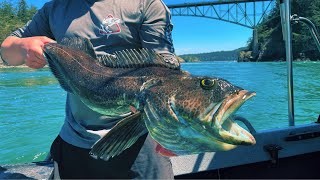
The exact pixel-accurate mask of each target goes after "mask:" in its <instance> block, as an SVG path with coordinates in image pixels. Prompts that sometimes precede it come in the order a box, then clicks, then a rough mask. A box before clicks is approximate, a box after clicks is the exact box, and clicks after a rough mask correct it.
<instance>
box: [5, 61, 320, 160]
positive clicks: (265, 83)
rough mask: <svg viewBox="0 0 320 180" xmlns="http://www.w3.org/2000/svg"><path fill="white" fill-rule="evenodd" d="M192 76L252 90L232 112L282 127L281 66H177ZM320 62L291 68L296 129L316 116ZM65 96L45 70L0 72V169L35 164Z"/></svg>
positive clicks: (258, 125) (53, 132)
mask: <svg viewBox="0 0 320 180" xmlns="http://www.w3.org/2000/svg"><path fill="white" fill-rule="evenodd" d="M182 68H183V69H184V70H187V71H189V72H191V73H192V74H195V75H208V76H217V77H222V78H225V79H227V80H229V81H230V82H232V83H233V84H235V85H238V86H241V87H243V88H245V89H248V90H251V91H256V92H257V96H256V97H254V98H253V99H251V100H249V101H248V102H247V103H245V104H244V105H243V106H242V108H241V109H240V110H239V111H238V113H237V114H238V115H241V116H243V117H245V118H247V119H248V120H250V122H251V123H252V124H253V126H254V128H255V129H257V130H264V129H271V128H281V127H286V126H287V125H288V118H287V114H288V108H287V106H288V105H287V83H286V80H287V77H286V73H287V70H286V63H279V62H276V63H237V62H202V63H185V64H183V65H182ZM319 71H320V62H296V63H294V80H295V81H294V88H295V92H294V96H295V119H296V124H298V125H299V124H306V123H312V122H314V121H315V120H316V119H317V117H318V114H320V85H319V79H320V73H319ZM65 97H66V93H65V92H64V91H63V90H62V89H61V88H60V87H59V85H58V83H57V81H56V80H55V79H54V77H53V76H52V75H51V73H50V71H49V70H48V69H43V70H37V71H35V70H30V69H21V68H10V69H0V133H1V135H0V139H1V143H0V164H13V163H21V162H31V161H40V160H42V159H44V158H45V157H46V155H47V152H48V151H49V149H50V145H51V142H52V141H53V139H54V138H55V137H56V136H57V134H58V133H59V130H60V127H61V125H62V123H63V120H64V104H65Z"/></svg>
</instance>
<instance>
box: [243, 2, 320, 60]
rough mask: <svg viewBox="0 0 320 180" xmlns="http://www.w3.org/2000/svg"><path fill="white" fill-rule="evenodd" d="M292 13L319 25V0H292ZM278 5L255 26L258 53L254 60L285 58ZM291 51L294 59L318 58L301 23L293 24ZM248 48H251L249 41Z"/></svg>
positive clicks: (313, 44)
mask: <svg viewBox="0 0 320 180" xmlns="http://www.w3.org/2000/svg"><path fill="white" fill-rule="evenodd" d="M291 5H292V9H291V10H292V12H291V13H292V14H297V15H299V16H302V17H306V18H308V19H310V20H311V21H312V22H313V23H314V24H315V25H316V26H317V27H318V28H319V26H320V1H319V0H292V4H291ZM279 12H280V9H279V5H278V4H277V6H275V8H274V9H273V10H272V12H271V13H270V15H269V17H268V18H266V19H264V20H263V22H262V23H261V24H259V25H258V26H257V29H258V38H259V47H260V54H259V56H258V59H256V60H255V61H274V60H282V59H285V47H284V41H283V38H282V30H281V19H280V13H279ZM292 31H293V33H292V34H293V41H292V47H293V53H294V59H310V60H319V59H320V53H319V52H318V51H317V47H316V45H315V43H314V40H313V39H312V36H311V34H310V32H309V30H308V28H307V26H305V25H304V24H302V23H298V24H293V25H292ZM248 48H249V49H250V48H251V43H249V45H248Z"/></svg>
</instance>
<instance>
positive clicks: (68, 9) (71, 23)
mask: <svg viewBox="0 0 320 180" xmlns="http://www.w3.org/2000/svg"><path fill="white" fill-rule="evenodd" d="M170 19H171V17H170V11H169V10H168V8H167V7H166V6H165V5H164V3H163V2H162V0H97V1H93V0H53V1H50V2H48V3H46V4H45V5H44V6H43V7H42V8H41V9H40V10H39V11H38V12H37V13H36V15H35V16H34V17H33V19H32V20H31V21H30V22H28V24H26V25H25V26H24V27H22V28H20V29H18V30H16V31H14V32H13V33H12V34H11V35H13V36H18V37H31V36H47V37H49V38H52V39H55V40H56V41H57V42H60V41H61V40H62V38H63V37H75V36H77V37H78V36H81V37H85V38H89V39H90V41H91V42H92V44H93V46H94V49H95V51H96V53H97V54H98V55H99V54H106V53H113V52H114V51H118V50H123V49H127V48H129V49H130V48H141V47H145V48H152V49H154V50H156V51H157V52H159V53H162V55H163V56H165V57H166V58H175V56H174V54H173V53H174V48H173V44H172V38H171V30H172V24H171V20H170ZM128 113H129V112H128ZM123 116H125V114H124V115H123ZM119 119H121V117H110V116H106V115H102V114H99V113H97V112H94V111H92V110H91V109H89V108H88V107H87V106H86V105H84V104H83V103H82V102H81V100H80V99H79V98H78V97H76V96H74V95H72V94H68V95H67V101H66V118H65V122H64V124H63V126H62V129H61V131H60V133H59V135H60V136H61V138H62V139H63V140H64V141H66V142H68V143H70V144H72V145H74V146H78V147H82V148H91V146H92V145H93V144H94V143H95V142H96V141H97V140H99V139H100V138H101V137H102V136H103V135H105V134H106V133H107V132H108V130H109V129H110V128H112V127H113V126H114V125H115V124H116V123H117V122H118V121H119Z"/></svg>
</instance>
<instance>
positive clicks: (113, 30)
mask: <svg viewBox="0 0 320 180" xmlns="http://www.w3.org/2000/svg"><path fill="white" fill-rule="evenodd" d="M120 23H121V20H120V19H119V18H114V17H113V15H111V14H109V15H108V16H107V17H106V18H104V19H103V21H102V23H101V24H100V29H99V33H100V34H101V35H106V36H107V38H108V37H109V36H110V35H111V34H118V33H120V32H121V28H120V25H119V24H120Z"/></svg>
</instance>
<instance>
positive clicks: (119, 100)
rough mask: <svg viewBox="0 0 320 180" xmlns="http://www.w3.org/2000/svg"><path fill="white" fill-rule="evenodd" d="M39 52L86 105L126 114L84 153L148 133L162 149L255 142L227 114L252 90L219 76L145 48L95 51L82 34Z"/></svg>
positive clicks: (103, 153)
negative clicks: (192, 71)
mask: <svg viewBox="0 0 320 180" xmlns="http://www.w3.org/2000/svg"><path fill="white" fill-rule="evenodd" d="M43 51H44V56H45V58H46V60H47V62H48V65H49V67H50V69H51V71H52V73H53V75H54V76H55V77H56V79H57V80H58V82H59V84H60V86H61V87H62V88H63V89H64V90H65V91H67V92H68V93H72V94H74V95H76V96H78V97H79V98H80V99H81V101H82V102H83V103H84V104H86V105H87V106H88V107H89V108H91V109H92V110H94V111H96V112H98V113H101V114H104V115H108V116H116V115H121V114H128V115H127V116H126V117H124V118H123V119H120V120H119V122H118V123H117V124H116V125H115V126H114V127H113V128H112V129H111V130H110V131H109V132H108V133H107V135H105V136H104V137H102V138H101V139H100V140H99V141H98V142H96V143H95V144H94V145H93V147H92V149H91V152H90V154H91V155H92V156H93V157H95V158H99V159H104V160H108V159H110V158H112V157H114V156H117V155H119V154H120V153H121V152H123V151H124V150H125V149H127V148H129V147H130V146H131V145H133V144H134V143H135V142H136V141H137V139H138V138H139V137H140V136H142V135H144V134H146V133H149V134H150V136H151V137H152V138H153V140H154V141H155V142H156V143H157V144H158V146H157V151H158V152H159V153H160V154H162V155H165V156H175V155H189V154H198V153H204V152H214V151H226V150H230V149H233V148H235V147H237V146H238V145H253V144H255V143H256V141H255V138H254V137H253V135H252V134H251V133H250V132H248V131H247V130H246V129H245V128H243V127H241V126H240V125H238V124H237V123H236V122H235V121H234V120H233V118H232V117H233V114H234V113H235V112H236V111H237V110H238V109H239V108H240V106H241V105H242V104H243V103H244V102H246V101H247V100H248V99H250V98H251V97H253V96H255V94H256V93H255V92H252V91H248V90H245V89H243V88H241V87H238V86H235V85H233V84H231V83H230V82H228V81H227V80H225V79H222V78H217V77H208V76H195V75H192V74H190V73H188V72H186V71H183V70H182V69H181V68H180V64H179V63H178V62H176V61H174V60H173V61H172V60H170V59H168V58H165V57H163V56H161V55H160V54H158V53H156V52H155V51H154V50H151V49H127V50H122V51H118V52H115V53H113V54H111V55H101V56H97V55H96V53H95V51H94V49H93V47H92V44H91V43H90V40H88V39H83V38H70V39H64V40H63V41H62V42H61V43H48V44H46V45H45V46H44V47H43Z"/></svg>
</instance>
